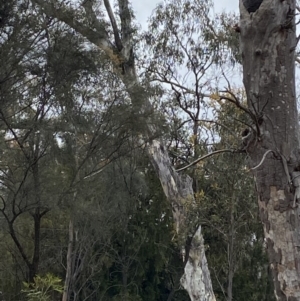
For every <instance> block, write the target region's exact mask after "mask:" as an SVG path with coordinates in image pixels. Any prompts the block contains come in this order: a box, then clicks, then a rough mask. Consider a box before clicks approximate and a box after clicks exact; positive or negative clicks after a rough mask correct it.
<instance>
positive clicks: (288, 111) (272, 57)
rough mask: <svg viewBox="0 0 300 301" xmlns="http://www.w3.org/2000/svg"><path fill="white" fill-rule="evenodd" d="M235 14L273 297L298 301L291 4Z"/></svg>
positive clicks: (271, 1)
mask: <svg viewBox="0 0 300 301" xmlns="http://www.w3.org/2000/svg"><path fill="white" fill-rule="evenodd" d="M248 2H249V1H248ZM254 2H255V1H254ZM240 12H241V19H240V34H241V51H242V60H243V69H244V70H243V73H244V77H243V80H244V85H245V89H246V94H247V101H248V108H249V110H250V115H251V117H252V120H253V126H252V128H251V131H250V133H249V135H248V136H247V137H246V139H245V145H246V147H245V149H246V151H247V153H248V154H249V157H250V160H251V167H252V170H253V172H254V175H255V178H256V184H257V193H258V204H259V210H260V216H261V220H262V223H263V226H264V233H265V240H266V244H267V249H268V254H269V260H270V266H271V269H272V272H273V281H274V287H275V294H276V297H277V300H285V301H286V300H300V226H299V220H300V209H299V205H298V201H300V198H299V186H298V184H297V182H299V180H298V178H297V177H298V176H299V174H298V173H297V172H298V171H299V138H298V135H299V129H298V114H297V106H296V97H295V70H294V65H295V52H294V50H295V47H296V29H295V0H263V1H262V4H261V5H260V6H259V8H258V9H257V10H256V11H255V12H253V13H249V12H248V11H247V10H246V9H245V6H244V5H243V1H242V0H240Z"/></svg>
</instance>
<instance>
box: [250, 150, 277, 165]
mask: <svg viewBox="0 0 300 301" xmlns="http://www.w3.org/2000/svg"><path fill="white" fill-rule="evenodd" d="M270 152H273V151H272V150H270V149H268V150H267V151H266V152H265V153H264V155H263V157H262V159H261V161H260V162H259V164H258V165H256V166H255V167H252V168H250V169H251V170H254V169H257V168H258V167H260V166H261V165H262V164H263V163H264V161H265V159H266V156H267V154H268V153H270Z"/></svg>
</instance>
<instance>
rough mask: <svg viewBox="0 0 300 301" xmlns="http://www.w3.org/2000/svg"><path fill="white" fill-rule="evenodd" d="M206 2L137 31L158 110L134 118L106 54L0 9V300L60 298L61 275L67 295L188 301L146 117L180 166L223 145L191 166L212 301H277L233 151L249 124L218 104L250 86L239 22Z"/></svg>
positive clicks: (248, 183) (40, 16)
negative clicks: (245, 81) (245, 80)
mask: <svg viewBox="0 0 300 301" xmlns="http://www.w3.org/2000/svg"><path fill="white" fill-rule="evenodd" d="M69 5H74V6H76V3H75V4H74V3H73V4H69ZM211 7H212V3H210V1H205V3H204V2H203V1H194V4H193V5H192V4H191V3H190V2H189V1H179V0H177V1H165V2H164V4H163V5H159V6H158V8H157V9H156V10H155V11H154V12H153V14H152V16H151V18H150V20H149V28H148V31H146V32H142V31H141V30H140V29H139V25H138V24H135V27H134V33H133V36H134V41H135V45H134V49H135V53H136V57H135V60H136V61H135V63H136V66H137V70H138V72H139V74H138V76H139V78H140V81H141V82H142V83H143V85H144V87H146V90H147V93H148V94H149V95H151V103H152V108H151V109H150V110H147V111H145V112H144V113H143V114H141V113H140V112H139V111H138V110H137V108H136V107H135V106H136V104H135V105H133V104H132V103H131V101H130V99H129V97H128V95H127V93H126V91H125V89H124V86H123V84H122V83H121V82H120V79H119V77H118V76H117V75H116V70H115V68H114V67H113V66H112V65H111V63H110V61H109V60H108V58H107V57H106V55H105V54H104V53H103V52H102V51H101V50H99V49H98V48H96V47H95V46H94V45H92V44H91V43H89V42H88V41H87V40H86V39H85V38H83V37H82V36H81V35H80V34H78V33H77V32H76V31H75V30H73V29H71V28H70V27H69V26H67V25H65V24H64V23H62V22H59V21H57V19H54V18H51V17H49V16H47V15H46V14H45V13H43V10H41V9H40V7H39V6H37V5H34V4H33V3H32V2H30V1H27V0H21V1H14V0H7V1H4V0H2V1H1V2H0V66H1V68H0V152H1V160H0V250H1V256H0V290H1V292H2V295H1V297H0V300H1V298H2V300H6V301H10V300H11V301H15V300H59V299H60V295H61V292H62V288H63V285H64V281H65V278H66V271H67V268H68V267H69V268H70V270H69V271H70V273H69V275H67V276H68V277H69V279H70V288H69V295H68V300H74V301H75V300H80V301H84V300H90V301H96V300H97V301H99V300H103V301H104V300H114V301H116V300H122V301H129V300H130V301H138V300H143V301H152V300H160V301H170V300H178V301H185V300H189V297H188V295H187V293H186V292H185V291H184V290H183V289H182V287H181V285H180V277H181V276H182V273H183V264H182V257H181V254H180V251H179V248H180V246H181V242H180V237H178V235H177V234H176V232H175V229H174V223H173V217H172V211H171V210H172V209H171V208H170V205H169V203H168V202H167V200H166V198H165V195H164V193H163V191H162V188H161V185H160V182H159V180H158V178H157V175H156V173H155V171H154V169H153V167H152V165H151V164H150V162H149V159H148V156H147V154H146V150H145V149H146V146H147V140H145V139H142V138H141V137H143V136H144V132H145V131H147V128H146V127H145V125H144V120H145V119H147V120H151V122H152V123H153V124H154V125H155V126H156V128H158V129H159V130H157V131H156V133H155V135H154V136H155V137H150V138H149V139H153V138H157V137H159V138H163V140H164V141H165V142H166V144H167V146H168V152H169V155H170V157H171V160H172V164H173V165H174V166H175V168H176V169H180V168H183V167H185V166H186V165H188V164H190V163H191V162H193V161H195V160H197V159H198V158H200V157H201V156H204V155H206V154H207V153H210V152H215V151H218V150H224V149H225V150H226V152H224V153H223V152H222V153H218V154H217V155H215V156H210V157H209V158H206V159H205V160H201V161H199V162H198V163H197V164H194V165H192V166H191V167H190V168H188V169H185V170H183V171H182V172H184V173H187V174H189V175H190V176H191V177H192V179H193V187H194V191H195V198H196V202H197V205H198V206H197V210H195V207H194V206H193V207H192V206H191V210H190V211H191V212H190V214H189V220H190V221H192V222H191V224H192V225H194V224H201V225H202V229H203V233H204V239H205V247H206V256H207V259H208V264H209V269H210V272H211V277H212V281H213V287H214V292H215V294H216V297H217V300H222V301H223V300H224V301H225V300H228V301H229V300H248V301H260V300H266V301H267V300H268V301H272V300H274V297H273V289H272V279H271V276H270V271H269V264H268V260H267V256H266V252H265V246H264V239H263V231H262V226H261V223H260V222H259V217H258V210H257V204H256V196H255V187H254V181H253V178H252V175H251V172H250V171H249V169H248V168H247V167H246V161H247V156H246V155H245V154H243V153H236V152H234V151H235V150H237V149H240V147H241V143H242V142H241V137H242V132H243V130H244V129H245V127H247V123H248V119H247V116H246V115H245V114H243V112H242V111H239V110H237V108H236V107H235V106H234V105H233V104H232V103H230V102H228V101H226V100H220V99H219V98H218V97H217V96H216V95H217V93H218V92H219V91H221V90H226V93H228V95H230V93H235V95H239V96H240V97H241V99H245V95H244V91H243V88H242V85H241V84H240V81H239V80H237V81H232V80H229V79H231V78H232V75H234V76H236V77H237V78H238V77H239V76H241V66H240V57H239V46H238V39H239V36H238V33H236V32H235V31H234V29H233V26H234V24H236V23H237V22H238V16H236V15H234V14H220V15H217V16H214V17H212V14H211ZM96 8H97V14H98V16H99V17H100V18H103V19H104V20H107V16H106V14H105V11H104V9H103V7H102V6H101V4H99V5H98V6H97V5H96ZM77 12H78V14H79V15H77V17H78V18H80V17H81V16H80V13H82V12H81V11H80V9H79V10H77ZM132 14H133V13H132ZM133 18H134V16H133ZM107 22H108V20H107ZM109 34H110V35H113V32H109ZM224 87H226V88H224ZM136 93H139V91H137V92H136ZM186 206H187V208H188V207H189V204H186ZM186 227H187V229H188V227H189V224H187V225H186ZM26 283H34V284H31V285H28V284H27V285H26Z"/></svg>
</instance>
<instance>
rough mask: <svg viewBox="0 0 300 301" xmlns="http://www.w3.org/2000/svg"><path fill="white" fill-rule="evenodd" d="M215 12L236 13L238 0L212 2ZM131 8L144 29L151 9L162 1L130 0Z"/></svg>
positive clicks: (216, 0)
mask: <svg viewBox="0 0 300 301" xmlns="http://www.w3.org/2000/svg"><path fill="white" fill-rule="evenodd" d="M213 1H214V6H215V12H222V11H224V10H225V11H227V12H238V3H239V0H213ZM131 2H132V6H133V9H134V11H135V13H136V18H137V21H138V22H139V23H140V24H141V25H142V27H143V28H144V29H146V23H147V20H148V18H149V17H150V15H151V13H152V11H153V9H154V8H155V7H156V5H157V4H158V3H160V2H162V0H132V1H131Z"/></svg>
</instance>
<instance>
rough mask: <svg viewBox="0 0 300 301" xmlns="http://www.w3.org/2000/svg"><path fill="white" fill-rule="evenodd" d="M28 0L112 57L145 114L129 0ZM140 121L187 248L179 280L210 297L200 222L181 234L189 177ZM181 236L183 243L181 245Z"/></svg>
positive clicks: (197, 295)
mask: <svg viewBox="0 0 300 301" xmlns="http://www.w3.org/2000/svg"><path fill="white" fill-rule="evenodd" d="M32 3H34V4H37V5H38V6H39V7H40V8H41V10H42V12H43V13H45V14H46V15H48V16H49V17H51V18H57V19H58V20H60V21H61V22H64V23H65V24H67V25H69V26H70V27H71V28H73V29H74V30H75V31H76V32H78V33H80V34H81V35H82V36H83V37H85V38H86V39H87V40H88V41H89V42H90V43H92V44H93V45H94V46H96V47H98V48H99V49H100V50H101V51H102V53H104V54H105V55H106V57H107V58H108V59H109V60H110V62H111V68H112V69H113V70H114V72H115V74H116V75H117V77H118V78H119V80H120V86H122V87H123V89H124V90H126V93H127V95H128V97H129V98H130V100H131V103H132V107H133V108H134V110H135V112H136V113H137V116H139V115H140V114H142V115H144V114H146V116H147V115H148V114H149V113H150V112H151V110H152V108H151V102H150V99H151V94H149V91H148V90H147V86H148V85H144V84H143V81H142V80H141V78H139V75H138V69H137V67H136V47H135V44H136V38H137V37H136V35H135V28H134V26H133V22H132V19H133V14H132V10H131V7H130V4H129V1H127V0H120V1H118V2H117V12H116V13H114V11H113V9H112V6H111V4H110V2H109V1H108V0H106V1H104V7H105V14H104V12H103V11H102V7H99V5H98V3H96V2H95V1H91V0H87V1H82V2H81V3H77V4H75V3H74V4H73V5H72V4H71V3H67V2H58V1H54V2H49V1H43V0H33V1H32ZM178 5H184V7H186V9H187V11H186V13H188V11H189V10H191V9H194V6H192V7H190V6H189V1H178ZM209 5H210V2H208V3H207V2H205V3H204V2H203V1H196V2H195V6H196V7H198V9H199V11H201V10H204V12H207V9H208V7H209ZM105 16H107V17H108V18H106V17H105ZM145 121H146V122H145V126H144V128H142V132H141V133H140V134H142V136H143V138H144V139H145V141H147V144H148V145H147V148H148V154H149V157H150V160H151V161H152V163H153V166H154V168H155V169H156V171H157V173H158V175H159V178H160V181H161V184H162V187H163V189H164V192H165V194H166V196H167V198H168V200H169V201H170V204H171V206H172V210H173V217H174V224H175V229H176V231H177V233H178V234H179V235H180V236H182V238H181V242H182V246H183V247H184V248H185V249H186V254H185V258H184V264H185V275H184V277H183V278H182V284H183V285H184V287H185V288H186V289H187V291H188V292H189V295H190V298H191V299H192V300H215V297H214V294H213V290H212V286H211V281H210V275H209V271H208V267H207V261H206V258H205V253H204V244H203V238H202V234H201V226H199V225H196V226H195V228H193V231H192V232H190V233H186V232H187V231H186V230H185V228H186V224H187V223H188V221H187V217H186V209H185V205H184V204H185V202H187V201H188V202H189V203H193V202H194V194H193V189H192V180H191V178H190V177H189V176H187V175H184V174H178V173H177V172H176V171H175V169H174V168H173V166H172V165H171V161H170V158H169V155H168V151H167V149H166V147H165V145H164V142H163V141H162V140H161V139H157V138H156V136H157V132H158V131H159V129H157V128H156V126H155V124H153V123H152V122H151V119H149V118H145ZM185 241H187V242H188V243H187V244H185Z"/></svg>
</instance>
